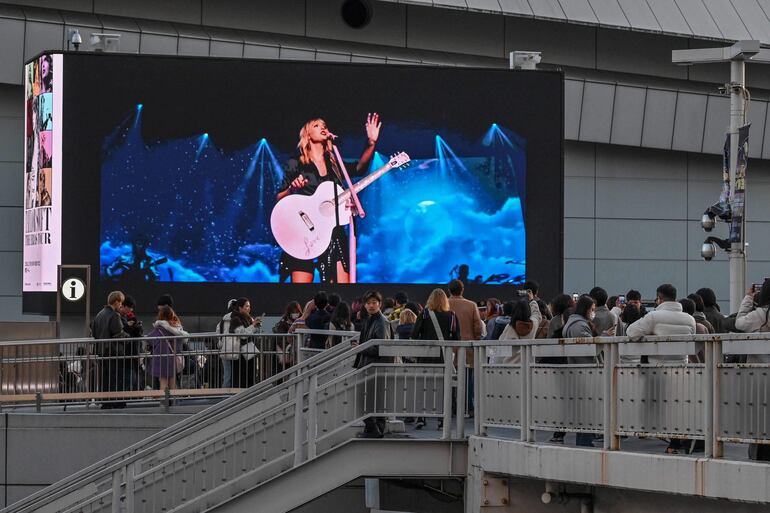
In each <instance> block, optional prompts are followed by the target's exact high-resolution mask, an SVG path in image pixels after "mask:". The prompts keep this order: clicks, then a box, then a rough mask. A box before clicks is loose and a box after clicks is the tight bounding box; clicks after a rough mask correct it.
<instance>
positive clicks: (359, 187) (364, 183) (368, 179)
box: [342, 164, 393, 200]
mask: <svg viewBox="0 0 770 513" xmlns="http://www.w3.org/2000/svg"><path fill="white" fill-rule="evenodd" d="M391 169H393V168H392V167H391V165H390V164H385V165H384V166H382V167H381V168H380V169H378V170H377V171H375V172H374V173H372V174H370V175H367V176H365V177H364V178H362V179H361V180H359V181H358V182H357V183H355V184H353V189H355V191H356V194H358V193H359V192H361V191H363V190H364V189H366V188H367V187H368V186H370V185H371V184H372V183H374V181H375V180H378V179H379V178H380V177H381V176H382V175H384V174H385V173H387V172H388V171H390V170H391ZM342 196H343V199H345V200H347V198H348V197H349V196H350V191H345V192H344V193H343V194H342Z"/></svg>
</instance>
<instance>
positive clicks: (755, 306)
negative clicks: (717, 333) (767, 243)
mask: <svg viewBox="0 0 770 513" xmlns="http://www.w3.org/2000/svg"><path fill="white" fill-rule="evenodd" d="M735 327H736V328H738V329H739V330H741V331H743V332H745V333H767V332H770V280H767V279H766V280H765V282H764V283H763V284H762V289H760V291H759V292H758V293H757V294H754V291H753V289H749V290H747V291H746V296H744V298H743V301H741V306H740V307H739V308H738V315H737V316H736V318H735ZM747 362H748V363H770V355H764V354H757V355H753V354H752V355H749V356H748V359H747ZM749 458H751V459H753V460H761V461H770V446H768V445H759V444H751V445H750V446H749Z"/></svg>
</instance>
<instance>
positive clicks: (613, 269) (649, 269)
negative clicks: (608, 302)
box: [595, 260, 687, 299]
mask: <svg viewBox="0 0 770 513" xmlns="http://www.w3.org/2000/svg"><path fill="white" fill-rule="evenodd" d="M595 274H596V285H598V286H601V287H604V288H605V289H606V290H607V292H608V293H609V294H611V295H614V294H623V293H625V292H626V291H628V290H629V289H632V288H633V289H636V290H638V291H639V292H641V293H642V297H643V298H644V299H653V298H655V289H656V288H658V285H660V284H662V283H671V284H672V285H674V286H675V287H676V288H677V291H679V290H686V279H687V264H686V262H684V261H676V260H646V261H645V260H641V261H639V260H597V261H596V271H595Z"/></svg>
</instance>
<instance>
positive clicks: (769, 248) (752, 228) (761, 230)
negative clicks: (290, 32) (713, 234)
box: [745, 184, 770, 261]
mask: <svg viewBox="0 0 770 513" xmlns="http://www.w3.org/2000/svg"><path fill="white" fill-rule="evenodd" d="M763 185H767V184H763ZM765 190H767V187H765ZM757 197H759V196H758V195H757ZM765 197H767V196H765ZM765 210H767V209H766V208H765ZM753 217H754V218H755V219H764V220H766V219H768V218H767V217H759V216H753ZM745 241H746V242H748V243H749V249H748V252H749V253H750V254H751V255H752V256H753V257H754V258H755V259H757V260H764V261H770V222H767V221H763V222H751V221H749V222H748V223H746V239H745Z"/></svg>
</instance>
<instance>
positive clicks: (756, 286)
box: [751, 283, 763, 294]
mask: <svg viewBox="0 0 770 513" xmlns="http://www.w3.org/2000/svg"><path fill="white" fill-rule="evenodd" d="M762 285H763V284H762V283H755V284H754V285H752V286H751V292H752V293H754V294H756V293H758V292H759V291H760V290H762Z"/></svg>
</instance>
